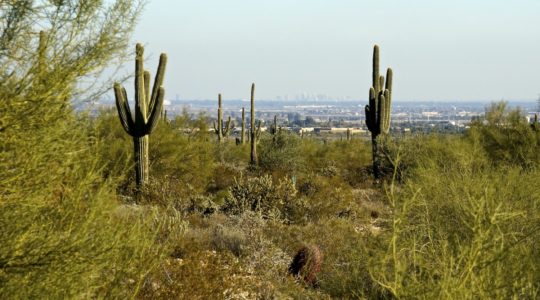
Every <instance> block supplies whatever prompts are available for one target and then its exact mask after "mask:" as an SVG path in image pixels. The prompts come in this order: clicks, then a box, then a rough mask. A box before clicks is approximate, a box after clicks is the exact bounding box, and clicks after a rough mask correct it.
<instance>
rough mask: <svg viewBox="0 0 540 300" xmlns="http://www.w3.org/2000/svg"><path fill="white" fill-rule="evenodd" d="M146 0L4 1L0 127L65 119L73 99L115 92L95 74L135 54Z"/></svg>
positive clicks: (0, 11) (0, 37)
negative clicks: (132, 46)
mask: <svg viewBox="0 0 540 300" xmlns="http://www.w3.org/2000/svg"><path fill="white" fill-rule="evenodd" d="M143 2H144V0H135V1H132V0H113V1H101V0H84V1H82V0H74V1H34V0H20V1H5V0H1V1H0V132H4V131H6V130H13V131H17V130H19V131H20V130H24V129H25V128H26V127H27V126H29V127H32V128H35V127H36V126H43V124H44V123H46V122H49V121H50V120H57V119H61V118H63V112H65V111H66V109H69V108H70V107H71V106H70V104H71V100H73V99H78V100H80V99H90V98H92V99H93V98H95V96H97V95H98V94H101V93H102V92H105V91H106V90H108V89H110V86H109V85H108V84H106V85H102V84H101V83H100V82H101V81H98V80H97V78H100V76H101V74H102V73H103V70H104V69H105V68H109V69H110V68H111V67H113V66H120V65H121V64H122V62H123V61H124V60H125V59H126V58H127V57H129V55H127V52H126V48H127V45H128V41H129V38H130V36H131V33H132V31H133V29H134V26H135V24H136V21H137V18H138V16H139V14H140V12H141V10H142V7H143ZM101 78H102V77H101ZM40 79H46V84H43V83H44V81H43V80H40Z"/></svg>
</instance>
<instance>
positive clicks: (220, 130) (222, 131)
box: [214, 94, 234, 143]
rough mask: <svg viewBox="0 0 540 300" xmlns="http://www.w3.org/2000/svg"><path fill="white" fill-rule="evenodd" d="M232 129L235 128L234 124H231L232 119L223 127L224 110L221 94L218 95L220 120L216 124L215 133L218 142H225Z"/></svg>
mask: <svg viewBox="0 0 540 300" xmlns="http://www.w3.org/2000/svg"><path fill="white" fill-rule="evenodd" d="M231 127H234V124H233V123H232V122H231V117H229V119H228V120H227V122H226V123H225V126H223V110H222V108H221V94H219V95H218V119H217V124H216V122H214V131H215V133H216V134H217V136H218V141H219V142H220V143H221V141H223V138H224V137H226V136H227V135H229V132H230V130H231Z"/></svg>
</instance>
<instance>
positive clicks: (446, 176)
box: [370, 137, 540, 299]
mask: <svg viewBox="0 0 540 300" xmlns="http://www.w3.org/2000/svg"><path fill="white" fill-rule="evenodd" d="M426 141H427V143H426ZM474 142H475V141H474V140H473V142H472V143H471V142H470V141H467V140H465V139H459V138H452V139H448V138H437V137H429V138H424V139H423V140H420V141H419V143H416V144H414V143H413V144H411V146H412V147H413V148H409V149H407V148H408V147H411V146H408V147H403V148H405V149H404V150H405V153H408V151H410V152H411V153H412V152H413V151H414V153H415V161H416V162H417V163H415V164H414V165H409V172H407V173H406V174H407V175H406V176H405V180H406V183H405V185H404V186H403V187H398V186H395V184H392V185H390V186H389V187H388V188H387V195H388V201H389V205H390V208H391V209H392V211H393V212H394V213H393V215H392V216H391V219H390V228H389V231H388V232H387V233H386V234H385V235H384V236H385V238H386V242H387V244H388V251H387V255H386V256H385V257H382V258H377V259H376V260H374V265H373V268H372V269H371V270H370V273H371V276H372V277H373V278H374V280H375V281H376V282H378V283H379V285H380V286H382V287H384V288H385V289H387V291H389V292H391V294H393V295H395V296H396V297H399V298H411V297H412V298H416V297H418V295H422V296H423V297H426V298H434V299H440V298H448V299H457V298H460V299H461V298H482V299H507V298H512V297H515V296H518V297H519V298H527V299H534V298H536V297H537V296H538V292H539V290H540V288H539V286H538V285H537V284H536V282H538V266H539V265H540V264H539V262H540V261H539V259H538V247H537V246H536V244H537V241H538V239H539V238H540V236H539V234H538V232H540V231H539V230H538V229H539V227H538V224H540V222H539V220H540V214H538V209H537V208H538V205H539V204H540V197H539V196H538V194H537V193H536V187H537V186H538V183H539V182H538V174H537V173H538V171H537V170H532V171H527V170H524V169H522V167H521V166H520V165H519V164H517V165H516V164H505V165H500V164H499V166H492V165H491V164H490V163H489V162H490V161H489V159H486V158H485V157H483V155H485V152H484V151H483V149H482V147H479V146H484V147H485V146H486V145H481V144H480V145H478V144H475V143H474ZM452 146H453V147H452ZM449 147H452V148H449ZM488 155H489V154H488ZM403 158H404V159H407V156H404V157H403ZM394 159H395V160H396V161H397V162H398V163H399V161H400V160H401V158H400V152H398V154H396V156H395V157H394Z"/></svg>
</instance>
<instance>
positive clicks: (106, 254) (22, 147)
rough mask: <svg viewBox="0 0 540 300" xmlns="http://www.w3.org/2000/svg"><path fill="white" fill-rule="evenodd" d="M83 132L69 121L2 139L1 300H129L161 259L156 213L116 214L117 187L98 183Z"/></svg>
mask: <svg viewBox="0 0 540 300" xmlns="http://www.w3.org/2000/svg"><path fill="white" fill-rule="evenodd" d="M83 120H84V119H83ZM85 127H86V126H83V125H82V122H81V123H80V122H78V121H76V120H73V118H71V117H69V115H68V116H67V117H65V118H64V120H62V121H57V122H55V123H54V124H51V123H49V124H45V125H44V126H42V127H41V128H40V129H37V130H35V131H32V132H31V133H28V132H25V133H24V134H23V133H20V135H4V136H3V137H4V138H5V139H4V140H3V141H4V142H3V143H2V146H1V149H0V150H1V151H0V155H1V156H2V159H1V160H0V170H2V171H1V173H2V174H3V175H2V177H1V179H0V186H1V188H0V190H1V191H2V192H1V197H0V220H1V222H2V224H3V225H2V226H1V228H0V234H1V236H2V238H3V243H2V244H1V246H0V282H1V284H0V294H2V295H3V296H4V297H7V298H39V297H42V296H43V295H48V296H49V297H52V298H80V297H105V298H115V297H120V298H125V297H130V296H133V295H135V294H136V293H137V289H138V287H139V286H140V285H141V284H142V282H143V279H144V276H145V273H146V272H147V271H149V270H151V269H152V268H153V267H154V266H155V263H156V261H157V260H159V258H160V257H161V254H160V253H161V247H159V246H156V245H155V244H154V237H155V235H156V232H157V231H156V230H157V228H158V227H159V226H160V225H159V222H154V220H155V219H154V215H155V212H154V211H153V210H147V209H139V210H136V211H133V213H130V214H128V215H126V214H124V213H122V212H121V210H119V209H120V208H121V207H120V206H119V205H118V203H117V202H116V200H115V198H116V197H115V195H114V184H115V181H114V180H113V179H112V178H111V179H110V180H103V179H102V178H103V177H102V174H101V172H100V169H101V166H100V165H99V159H98V158H97V152H96V145H95V141H94V140H92V139H91V138H89V134H88V132H87V129H86V128H85Z"/></svg>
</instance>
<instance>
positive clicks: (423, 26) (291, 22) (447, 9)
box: [134, 0, 540, 100]
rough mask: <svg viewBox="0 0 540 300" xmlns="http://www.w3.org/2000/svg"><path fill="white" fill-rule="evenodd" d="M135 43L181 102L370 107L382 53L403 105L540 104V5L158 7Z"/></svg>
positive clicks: (168, 0) (243, 3)
mask: <svg viewBox="0 0 540 300" xmlns="http://www.w3.org/2000/svg"><path fill="white" fill-rule="evenodd" d="M134 41H137V42H142V43H144V44H146V49H147V50H146V52H147V54H151V55H152V56H151V59H150V60H148V62H147V65H146V66H147V68H148V69H150V70H152V71H155V68H156V64H157V57H158V56H159V53H161V52H166V53H167V54H168V55H169V64H168V69H167V74H166V77H165V78H166V79H165V80H166V83H165V88H166V93H167V98H171V99H174V98H175V97H176V95H178V96H179V97H180V98H181V99H213V98H216V97H217V94H218V93H223V96H224V97H225V98H227V99H231V98H235V99H238V98H248V97H249V90H250V85H251V83H252V82H255V83H256V84H257V98H258V99H274V98H276V97H277V96H283V95H286V94H290V95H295V94H300V93H302V92H304V91H305V92H310V93H317V94H328V95H331V96H348V97H352V98H354V99H366V98H367V94H368V90H369V87H370V85H371V79H370V76H371V56H372V47H373V45H374V44H379V45H380V47H381V67H384V68H386V67H387V66H391V67H392V68H393V70H394V99H395V100H499V99H502V98H504V99H507V100H518V99H519V100H526V99H531V100H533V99H536V98H537V97H538V94H539V93H540V0H514V1H510V0H377V1H374V0H371V1H368V0H150V3H149V4H148V5H147V7H146V9H145V11H144V13H143V15H142V19H141V21H140V23H139V25H138V27H137V30H136V32H135V35H134Z"/></svg>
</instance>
